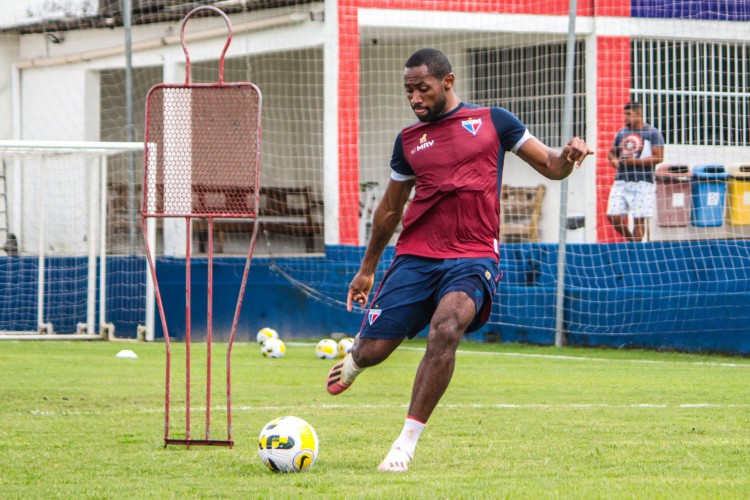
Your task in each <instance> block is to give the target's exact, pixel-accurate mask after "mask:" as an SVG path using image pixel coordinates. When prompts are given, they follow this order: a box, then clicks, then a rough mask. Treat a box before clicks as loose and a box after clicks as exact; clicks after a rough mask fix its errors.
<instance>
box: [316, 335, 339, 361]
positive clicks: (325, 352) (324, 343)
mask: <svg viewBox="0 0 750 500" xmlns="http://www.w3.org/2000/svg"><path fill="white" fill-rule="evenodd" d="M315 355H316V356H317V357H318V358H320V359H334V358H335V357H337V356H338V355H339V352H338V345H337V344H336V341H335V340H333V339H323V340H321V341H320V342H318V345H316V346H315Z"/></svg>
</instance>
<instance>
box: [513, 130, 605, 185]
mask: <svg viewBox="0 0 750 500" xmlns="http://www.w3.org/2000/svg"><path fill="white" fill-rule="evenodd" d="M516 154H518V156H519V157H520V158H521V159H522V160H523V161H525V162H526V163H528V164H529V165H531V166H532V167H533V168H534V169H535V170H536V171H537V172H539V173H540V174H542V175H543V176H545V177H546V178H548V179H553V180H561V179H564V178H566V177H567V176H569V175H570V173H571V172H572V171H573V168H574V167H575V166H576V165H577V166H580V165H581V163H583V160H585V159H586V157H587V156H588V155H592V154H594V150H593V149H591V148H589V146H588V144H586V141H584V140H583V139H581V138H580V137H574V138H572V139H571V140H570V141H568V143H567V144H566V145H565V147H564V148H563V149H562V150H561V151H558V150H555V149H552V148H550V147H548V146H547V145H546V144H544V143H543V142H542V141H540V140H539V139H537V138H536V137H531V138H529V139H528V140H527V141H526V142H524V143H523V144H521V146H520V147H519V148H518V151H517V152H516Z"/></svg>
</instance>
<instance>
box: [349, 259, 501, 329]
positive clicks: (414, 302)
mask: <svg viewBox="0 0 750 500" xmlns="http://www.w3.org/2000/svg"><path fill="white" fill-rule="evenodd" d="M499 279H500V269H499V268H498V263H497V261H495V259H491V258H480V259H471V258H465V259H428V258H425V257H416V256H413V255H401V256H399V257H396V260H395V261H393V264H391V267H390V268H389V269H388V272H386V274H385V276H384V277H383V281H382V282H381V283H380V287H379V288H378V290H377V292H375V295H374V296H373V298H372V301H371V302H370V308H369V309H368V310H367V314H366V315H365V319H364V321H363V322H362V328H361V330H360V334H359V335H360V336H361V337H365V338H373V339H403V338H404V337H408V338H410V339H411V338H414V336H415V335H416V334H417V333H419V332H420V331H422V329H423V328H424V327H425V326H427V325H428V324H430V321H431V319H432V315H433V314H434V313H435V309H437V306H438V303H440V300H441V299H442V298H443V297H444V296H445V294H447V293H448V292H456V291H462V292H465V293H466V294H467V295H468V296H469V297H471V298H472V300H474V305H475V312H476V314H475V316H474V319H473V320H472V322H471V324H470V325H469V327H468V328H467V329H466V331H467V332H473V331H475V330H478V329H479V328H481V327H482V325H484V324H485V323H486V322H487V319H488V318H489V316H490V310H491V308H492V297H493V296H494V295H495V291H496V290H497V282H498V280H499Z"/></svg>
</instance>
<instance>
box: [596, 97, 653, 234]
mask: <svg viewBox="0 0 750 500" xmlns="http://www.w3.org/2000/svg"><path fill="white" fill-rule="evenodd" d="M608 158H609V162H610V164H611V165H612V167H614V168H615V170H617V174H616V175H615V182H614V184H612V189H611V191H610V193H609V203H608V205H607V217H608V218H609V222H610V224H612V226H613V227H614V228H615V230H616V231H617V232H618V233H620V234H621V235H622V236H624V237H625V239H627V240H628V241H643V237H644V236H645V235H646V230H647V224H646V222H647V219H650V218H651V217H653V216H654V205H655V203H656V186H655V185H654V167H655V166H656V165H658V164H659V163H661V162H662V161H664V136H662V134H661V132H660V131H659V129H657V128H656V127H653V126H651V125H649V124H648V123H645V122H644V121H643V106H641V104H640V103H637V102H629V103H627V104H626V105H625V126H624V127H623V128H621V129H620V130H619V131H618V132H617V134H616V135H615V140H614V143H613V144H612V147H611V148H610V149H609V154H608ZM628 213H630V216H631V217H632V218H633V230H632V232H631V230H630V228H629V227H628V220H627V217H628Z"/></svg>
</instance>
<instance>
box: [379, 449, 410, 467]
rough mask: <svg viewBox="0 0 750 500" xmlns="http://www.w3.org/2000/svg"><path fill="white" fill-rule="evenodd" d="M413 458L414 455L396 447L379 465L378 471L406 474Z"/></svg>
mask: <svg viewBox="0 0 750 500" xmlns="http://www.w3.org/2000/svg"><path fill="white" fill-rule="evenodd" d="M412 458H414V454H413V453H409V452H408V451H406V450H403V449H401V447H400V446H395V445H394V446H393V447H392V448H391V451H389V452H388V455H386V456H385V460H383V461H382V462H381V463H380V465H378V470H379V471H383V472H406V471H408V470H409V464H410V463H411V460H412Z"/></svg>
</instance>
